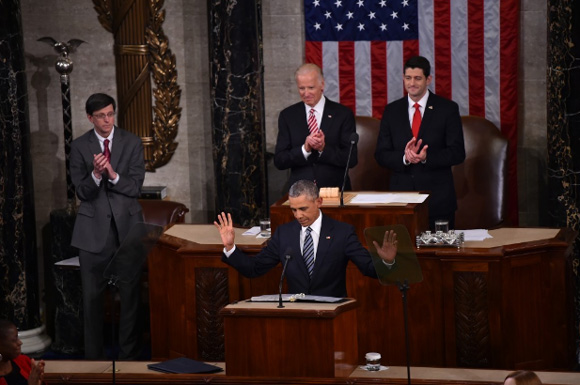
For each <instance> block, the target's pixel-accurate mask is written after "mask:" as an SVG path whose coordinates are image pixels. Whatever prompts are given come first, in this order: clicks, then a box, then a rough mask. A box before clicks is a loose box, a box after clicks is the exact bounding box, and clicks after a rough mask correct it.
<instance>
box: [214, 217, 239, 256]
mask: <svg viewBox="0 0 580 385" xmlns="http://www.w3.org/2000/svg"><path fill="white" fill-rule="evenodd" d="M213 224H214V225H215V227H216V228H217V229H218V231H219V232H220V237H221V238H222V243H223V244H224V247H225V248H226V251H230V250H231V249H232V247H234V241H235V238H236V232H235V231H234V225H233V222H232V214H230V213H228V214H227V215H226V213H224V212H223V211H222V213H221V214H218V220H217V221H213Z"/></svg>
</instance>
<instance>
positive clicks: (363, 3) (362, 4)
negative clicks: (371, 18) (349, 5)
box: [356, 0, 365, 8]
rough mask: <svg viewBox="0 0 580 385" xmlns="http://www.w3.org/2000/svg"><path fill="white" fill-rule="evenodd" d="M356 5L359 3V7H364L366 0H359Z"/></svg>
mask: <svg viewBox="0 0 580 385" xmlns="http://www.w3.org/2000/svg"><path fill="white" fill-rule="evenodd" d="M356 5H358V7H359V8H360V7H364V6H365V2H364V0H358V1H357V3H356Z"/></svg>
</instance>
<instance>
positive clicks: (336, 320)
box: [220, 299, 358, 378]
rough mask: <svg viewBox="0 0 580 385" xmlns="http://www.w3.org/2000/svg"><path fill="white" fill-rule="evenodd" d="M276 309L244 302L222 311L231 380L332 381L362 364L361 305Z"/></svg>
mask: <svg viewBox="0 0 580 385" xmlns="http://www.w3.org/2000/svg"><path fill="white" fill-rule="evenodd" d="M277 306H278V304H277V303H275V302H274V303H272V302H249V301H242V302H238V303H236V304H231V305H228V306H226V307H224V308H223V309H222V311H221V312H220V314H221V315H222V316H223V317H224V325H225V339H226V363H227V368H228V372H227V374H228V375H231V376H245V377H322V378H325V377H326V378H328V377H348V376H349V375H350V374H351V373H352V371H353V370H354V369H355V367H356V366H357V362H358V350H357V349H358V345H357V326H356V312H355V308H356V300H354V299H349V300H347V301H346V302H341V303H304V302H294V303H292V302H287V303H285V304H284V308H278V307H277ZM249 346H259V347H260V348H259V349H252V348H250V349H248V347H249Z"/></svg>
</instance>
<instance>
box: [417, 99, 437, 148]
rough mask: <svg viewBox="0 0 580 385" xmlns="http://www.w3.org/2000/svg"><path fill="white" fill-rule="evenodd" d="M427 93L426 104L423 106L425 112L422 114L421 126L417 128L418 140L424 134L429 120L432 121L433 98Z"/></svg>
mask: <svg viewBox="0 0 580 385" xmlns="http://www.w3.org/2000/svg"><path fill="white" fill-rule="evenodd" d="M427 92H429V97H428V98H427V104H426V105H425V111H424V112H423V118H422V119H421V126H420V127H419V135H418V138H417V139H419V138H421V137H422V136H423V134H424V128H425V127H429V125H430V122H431V119H433V111H434V108H433V99H434V98H433V97H432V95H433V94H432V93H431V91H427Z"/></svg>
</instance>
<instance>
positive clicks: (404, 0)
mask: <svg viewBox="0 0 580 385" xmlns="http://www.w3.org/2000/svg"><path fill="white" fill-rule="evenodd" d="M401 4H402V5H403V7H408V6H409V0H403V2H402V3H401Z"/></svg>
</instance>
